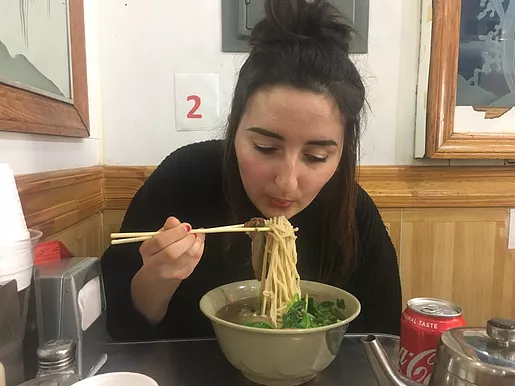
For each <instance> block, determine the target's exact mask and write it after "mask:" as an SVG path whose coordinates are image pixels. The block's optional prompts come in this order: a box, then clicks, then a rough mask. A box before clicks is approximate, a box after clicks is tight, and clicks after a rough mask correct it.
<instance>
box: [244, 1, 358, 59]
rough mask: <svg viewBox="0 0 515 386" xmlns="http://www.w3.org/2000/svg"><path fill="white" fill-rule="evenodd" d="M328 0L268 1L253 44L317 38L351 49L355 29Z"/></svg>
mask: <svg viewBox="0 0 515 386" xmlns="http://www.w3.org/2000/svg"><path fill="white" fill-rule="evenodd" d="M343 21H344V18H343V16H342V14H341V13H340V12H339V11H338V10H337V9H336V8H335V7H334V6H333V5H331V4H330V3H329V2H327V1H326V0H312V1H309V0H266V1H265V17H264V18H263V19H262V20H260V21H259V22H258V23H257V24H256V25H255V26H254V28H253V30H252V34H251V37H250V45H251V46H252V47H259V46H260V45H263V44H270V43H282V44H288V43H299V42H303V41H316V42H318V43H321V44H336V45H338V46H339V47H340V48H341V49H343V50H344V51H345V52H347V53H348V51H349V43H350V41H351V40H352V28H351V26H350V25H349V24H347V23H345V22H343Z"/></svg>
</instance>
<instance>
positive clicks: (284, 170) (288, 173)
mask: <svg viewBox="0 0 515 386" xmlns="http://www.w3.org/2000/svg"><path fill="white" fill-rule="evenodd" d="M297 178H298V176H297V170H296V165H295V162H294V161H285V162H284V164H283V165H281V167H280V168H279V169H278V173H277V176H276V177H275V183H276V185H277V187H278V188H279V189H280V191H281V192H282V193H285V194H287V193H291V192H294V191H295V190H296V189H297V186H298V180H297Z"/></svg>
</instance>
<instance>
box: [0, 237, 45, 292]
mask: <svg viewBox="0 0 515 386" xmlns="http://www.w3.org/2000/svg"><path fill="white" fill-rule="evenodd" d="M27 232H28V233H29V234H30V237H28V238H26V239H25V240H19V241H14V242H10V243H4V242H2V240H0V285H2V284H5V283H8V282H9V281H11V280H16V282H17V285H18V292H19V291H22V290H24V289H25V288H27V287H28V286H29V285H30V283H31V281H32V271H33V266H34V258H35V253H36V246H37V245H38V242H39V239H40V238H41V236H42V235H43V233H42V232H41V231H38V230H35V229H30V230H29V231H27Z"/></svg>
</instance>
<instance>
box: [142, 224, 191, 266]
mask: <svg viewBox="0 0 515 386" xmlns="http://www.w3.org/2000/svg"><path fill="white" fill-rule="evenodd" d="M190 230H191V225H189V224H186V223H181V222H180V221H179V220H177V219H175V218H169V219H168V220H167V221H166V223H165V226H164V231H162V232H161V233H159V234H158V235H157V236H154V237H152V238H151V239H150V240H147V241H145V242H144V243H143V244H141V247H140V252H141V255H142V256H152V255H156V254H157V253H159V252H160V251H162V250H164V249H166V248H168V247H169V246H171V245H173V244H175V243H177V242H179V241H180V240H182V239H184V238H185V237H186V236H187V235H188V233H189V231H190ZM191 236H192V238H191V245H193V242H194V241H195V238H194V236H193V235H191ZM186 244H187V243H186ZM191 245H190V246H191ZM186 250H187V249H186ZM183 252H184V251H183ZM179 256H180V255H179ZM177 257H178V256H177Z"/></svg>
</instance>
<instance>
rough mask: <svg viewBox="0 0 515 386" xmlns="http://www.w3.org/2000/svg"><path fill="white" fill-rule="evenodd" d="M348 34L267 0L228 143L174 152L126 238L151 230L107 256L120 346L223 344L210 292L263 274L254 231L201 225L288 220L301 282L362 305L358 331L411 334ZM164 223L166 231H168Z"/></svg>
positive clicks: (309, 11)
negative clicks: (208, 308)
mask: <svg viewBox="0 0 515 386" xmlns="http://www.w3.org/2000/svg"><path fill="white" fill-rule="evenodd" d="M350 35H351V31H350V28H349V27H348V26H347V25H345V24H341V23H339V22H338V14H337V12H336V11H335V9H334V8H332V7H331V6H330V5H328V4H327V3H326V2H325V1H323V0H317V1H311V2H307V1H305V0H281V1H276V0H272V1H270V0H268V1H267V2H266V17H265V18H264V19H263V20H262V21H261V22H260V23H258V24H257V25H256V26H255V28H254V30H253V32H252V37H251V45H252V51H251V53H250V55H249V57H248V59H247V61H246V62H245V64H244V65H243V67H242V69H241V71H240V74H239V79H238V82H237V85H236V89H235V93H234V98H233V103H232V109H231V112H230V115H229V120H228V126H227V132H226V136H225V139H224V140H223V141H207V142H203V143H196V144H193V145H189V146H185V147H183V148H181V149H179V150H177V151H175V152H173V153H172V154H170V155H169V156H168V157H167V158H166V159H165V160H164V161H163V162H162V163H161V165H159V167H158V168H157V169H156V170H155V172H154V173H153V174H152V175H151V176H150V177H149V178H148V180H147V181H146V182H145V184H144V185H143V186H142V187H141V189H139V191H138V192H137V193H136V195H135V196H134V198H133V200H132V202H131V204H130V206H129V208H128V210H127V213H126V216H125V218H124V221H123V224H122V227H121V231H122V232H131V231H132V232H134V231H153V230H156V229H160V228H164V231H163V232H161V233H160V234H159V235H158V236H156V237H154V238H153V239H151V240H148V241H146V242H144V243H143V244H141V245H138V244H126V245H119V246H111V247H110V248H109V249H108V250H107V251H106V253H105V255H104V257H103V259H102V268H103V275H104V280H105V289H106V295H107V304H108V310H107V315H108V330H109V332H110V334H111V336H112V337H113V338H114V339H116V340H141V339H159V338H161V339H162V338H186V337H205V336H212V335H213V331H212V328H211V324H210V322H209V321H208V320H207V318H205V317H204V316H203V315H202V314H201V312H200V310H199V305H198V303H199V300H200V298H201V296H202V295H203V294H204V293H206V292H207V291H209V290H210V289H212V288H214V287H217V286H219V285H222V284H224V283H229V282H233V281H238V280H244V279H250V278H253V272H252V266H251V264H250V238H249V237H248V236H246V235H244V234H243V235H241V234H240V235H232V236H230V237H228V236H223V235H209V237H208V239H207V240H206V238H205V236H203V235H194V234H190V233H189V231H190V230H191V229H192V228H198V227H204V228H206V227H213V226H222V225H229V224H236V223H243V222H245V221H247V220H249V219H250V218H252V217H266V218H270V217H274V216H279V215H285V216H286V217H287V218H289V219H290V222H291V223H292V224H293V225H294V226H297V227H299V231H298V233H297V235H298V239H297V250H298V254H299V260H298V270H299V273H300V276H301V278H302V279H307V280H316V281H321V282H326V283H330V284H332V285H336V286H340V287H342V288H344V289H346V290H347V291H349V292H351V293H353V294H354V295H355V296H356V297H357V298H358V299H359V300H360V301H361V304H362V313H361V315H360V316H359V317H358V319H356V320H355V321H354V322H353V323H351V325H350V329H349V331H354V332H384V333H394V334H398V333H399V321H400V313H401V288H400V280H399V271H398V266H397V259H396V255H395V250H394V248H393V245H392V243H391V241H390V238H389V236H388V233H387V231H386V229H385V226H384V224H383V222H382V220H381V217H380V215H379V213H378V211H377V209H376V207H375V206H374V204H373V202H372V200H371V199H370V197H369V196H368V195H367V194H366V193H365V192H364V191H363V190H362V189H361V188H360V187H359V186H358V184H357V183H356V175H355V169H356V164H357V159H358V153H359V152H358V150H359V134H360V115H361V113H362V109H363V105H364V101H365V89H364V86H363V83H362V80H361V77H360V75H359V74H358V71H357V70H356V68H355V66H354V64H353V63H352V62H351V60H350V59H349V57H348V50H349V41H350ZM163 224H164V225H163Z"/></svg>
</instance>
